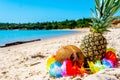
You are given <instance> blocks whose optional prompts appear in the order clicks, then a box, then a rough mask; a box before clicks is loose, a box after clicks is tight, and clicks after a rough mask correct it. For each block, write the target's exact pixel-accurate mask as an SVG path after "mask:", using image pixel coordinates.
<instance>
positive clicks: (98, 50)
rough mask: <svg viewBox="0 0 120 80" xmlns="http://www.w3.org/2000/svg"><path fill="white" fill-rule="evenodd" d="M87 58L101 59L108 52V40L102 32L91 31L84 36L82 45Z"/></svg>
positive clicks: (92, 59)
mask: <svg viewBox="0 0 120 80" xmlns="http://www.w3.org/2000/svg"><path fill="white" fill-rule="evenodd" d="M80 48H81V50H82V52H83V53H84V54H85V56H86V57H85V60H89V61H96V60H101V59H102V58H103V57H104V54H105V53H106V48H107V40H106V39H105V37H104V36H103V35H102V34H101V33H90V34H88V35H86V36H85V37H84V39H83V40H82V43H81V45H80Z"/></svg>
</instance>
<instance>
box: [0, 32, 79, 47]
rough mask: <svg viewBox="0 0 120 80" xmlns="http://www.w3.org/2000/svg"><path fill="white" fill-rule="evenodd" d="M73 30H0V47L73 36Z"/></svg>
mask: <svg viewBox="0 0 120 80" xmlns="http://www.w3.org/2000/svg"><path fill="white" fill-rule="evenodd" d="M75 33H77V31H73V30H0V46H4V45H5V44H8V43H14V42H18V41H31V40H36V39H41V40H44V39H48V38H53V37H58V36H63V35H68V34H75Z"/></svg>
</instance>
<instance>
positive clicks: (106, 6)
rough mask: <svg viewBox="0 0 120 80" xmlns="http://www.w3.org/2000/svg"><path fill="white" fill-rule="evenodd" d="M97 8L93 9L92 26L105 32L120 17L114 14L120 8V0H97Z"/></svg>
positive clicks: (95, 29)
mask: <svg viewBox="0 0 120 80" xmlns="http://www.w3.org/2000/svg"><path fill="white" fill-rule="evenodd" d="M95 3H96V5H95V10H93V9H91V11H92V13H93V15H94V18H92V21H93V24H92V28H93V30H94V31H96V32H99V33H104V32H106V31H108V30H107V28H108V27H110V24H111V23H112V22H113V21H114V20H116V19H118V18H120V16H113V15H114V14H115V13H116V12H117V11H118V10H119V9H120V0H95Z"/></svg>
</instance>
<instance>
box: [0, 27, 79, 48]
mask: <svg viewBox="0 0 120 80" xmlns="http://www.w3.org/2000/svg"><path fill="white" fill-rule="evenodd" d="M57 30H61V29H57ZM62 30H69V31H75V32H73V33H69V34H68V33H67V34H62V35H59V36H52V37H47V38H43V39H41V38H38V39H33V40H27V41H26V40H25V41H15V42H10V43H9V42H8V43H5V44H4V45H0V48H3V47H9V46H14V45H19V44H24V43H29V42H34V41H41V40H49V39H54V38H59V37H62V36H67V35H72V34H77V33H79V31H78V30H74V29H62Z"/></svg>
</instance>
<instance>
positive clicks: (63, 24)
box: [0, 18, 92, 30]
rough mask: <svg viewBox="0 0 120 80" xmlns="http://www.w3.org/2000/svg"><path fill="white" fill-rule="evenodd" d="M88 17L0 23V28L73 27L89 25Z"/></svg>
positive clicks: (37, 28) (47, 28)
mask: <svg viewBox="0 0 120 80" xmlns="http://www.w3.org/2000/svg"><path fill="white" fill-rule="evenodd" d="M91 22H92V21H91V19H90V18H83V19H78V20H67V19H66V20H65V21H60V22H57V21H53V22H36V23H22V24H21V23H0V29H1V30H2V29H5V30H8V29H24V30H31V29H33V30H39V29H46V30H49V29H74V28H83V27H89V26H90V23H91Z"/></svg>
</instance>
